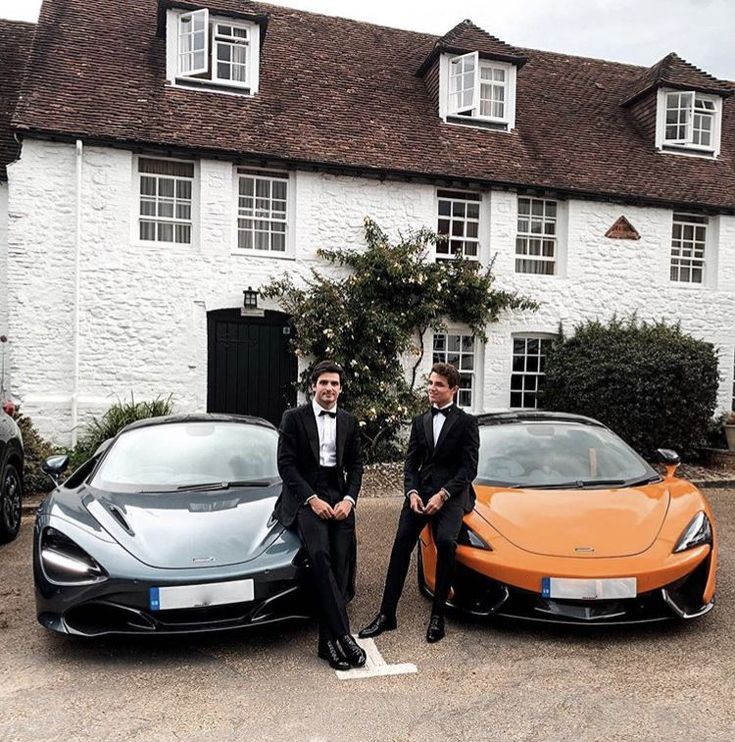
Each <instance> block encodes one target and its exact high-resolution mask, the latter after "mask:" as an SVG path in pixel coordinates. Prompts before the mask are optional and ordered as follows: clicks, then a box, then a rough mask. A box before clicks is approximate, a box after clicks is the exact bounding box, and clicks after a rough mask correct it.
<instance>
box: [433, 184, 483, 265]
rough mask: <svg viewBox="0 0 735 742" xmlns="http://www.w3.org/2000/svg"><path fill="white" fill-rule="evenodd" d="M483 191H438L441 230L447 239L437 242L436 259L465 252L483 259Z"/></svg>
mask: <svg viewBox="0 0 735 742" xmlns="http://www.w3.org/2000/svg"><path fill="white" fill-rule="evenodd" d="M480 198H481V197H480V194H479V193H472V192H465V191H446V190H439V191H437V206H438V215H437V229H436V231H437V233H438V234H439V235H441V236H442V237H443V238H444V239H443V240H442V241H441V242H439V243H438V244H437V246H436V259H437V260H446V259H450V258H454V257H456V256H457V255H463V256H464V257H465V258H467V259H468V260H479V259H480Z"/></svg>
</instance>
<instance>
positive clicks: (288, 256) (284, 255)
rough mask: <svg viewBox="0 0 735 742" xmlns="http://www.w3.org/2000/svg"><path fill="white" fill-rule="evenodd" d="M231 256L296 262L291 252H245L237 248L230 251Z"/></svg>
mask: <svg viewBox="0 0 735 742" xmlns="http://www.w3.org/2000/svg"><path fill="white" fill-rule="evenodd" d="M230 255H234V256H237V257H239V258H272V259H274V260H296V256H295V255H294V254H293V253H291V252H273V251H272V250H244V249H240V248H237V249H235V250H231V251H230Z"/></svg>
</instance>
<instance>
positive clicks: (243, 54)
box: [168, 8, 260, 93]
mask: <svg viewBox="0 0 735 742" xmlns="http://www.w3.org/2000/svg"><path fill="white" fill-rule="evenodd" d="M168 18H169V25H170V27H171V29H172V30H171V31H170V32H169V34H168V40H169V43H172V44H174V45H175V54H173V55H172V56H171V59H173V58H175V63H174V64H173V68H174V69H173V70H171V69H170V67H169V74H168V77H169V79H173V80H176V81H177V83H179V84H182V83H186V84H189V85H196V86H200V87H201V86H205V87H206V86H207V85H218V86H226V87H231V88H241V89H245V92H250V93H255V92H257V87H258V66H259V59H258V58H259V46H260V43H259V40H260V29H259V27H258V25H257V24H255V23H249V22H247V21H244V20H239V19H238V20H235V19H231V18H225V17H220V16H211V15H210V13H209V11H208V10H207V9H206V8H202V9H201V10H194V11H191V12H188V13H181V12H178V11H173V10H172V11H169V16H168Z"/></svg>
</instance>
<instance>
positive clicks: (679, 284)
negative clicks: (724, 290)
mask: <svg viewBox="0 0 735 742" xmlns="http://www.w3.org/2000/svg"><path fill="white" fill-rule="evenodd" d="M668 285H669V286H671V288H673V289H676V290H677V291H715V290H716V289H715V287H713V286H709V285H708V284H707V283H691V282H690V281H672V280H671V279H669V282H668Z"/></svg>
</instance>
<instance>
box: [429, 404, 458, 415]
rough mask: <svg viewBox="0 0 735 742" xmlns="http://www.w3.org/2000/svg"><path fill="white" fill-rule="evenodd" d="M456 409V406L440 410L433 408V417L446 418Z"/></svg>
mask: <svg viewBox="0 0 735 742" xmlns="http://www.w3.org/2000/svg"><path fill="white" fill-rule="evenodd" d="M452 407H454V405H449V407H444V408H443V409H441V410H440V409H439V408H438V407H432V408H431V416H432V417H436V415H444V417H446V416H447V415H448V414H449V411H450V410H451V409H452Z"/></svg>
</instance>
